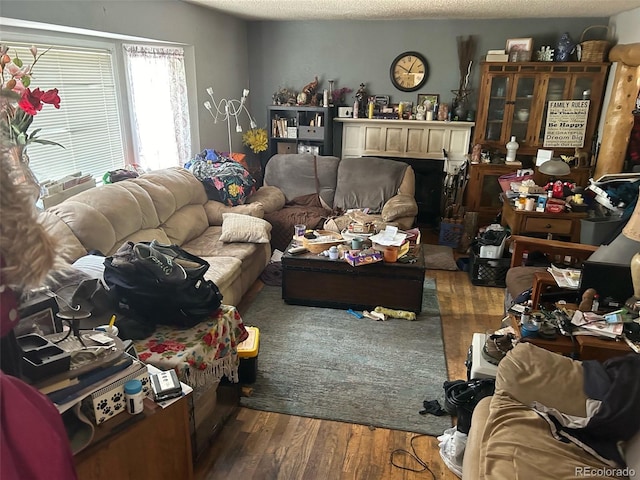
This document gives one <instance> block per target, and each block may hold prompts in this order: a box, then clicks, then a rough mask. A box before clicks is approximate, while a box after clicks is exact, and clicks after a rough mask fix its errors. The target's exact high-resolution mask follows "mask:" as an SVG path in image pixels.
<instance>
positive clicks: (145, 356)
mask: <svg viewBox="0 0 640 480" xmlns="http://www.w3.org/2000/svg"><path fill="white" fill-rule="evenodd" d="M150 356H151V354H150V353H149V352H144V353H139V354H138V360H140V361H141V362H146V361H147V359H148V358H149V357H150Z"/></svg>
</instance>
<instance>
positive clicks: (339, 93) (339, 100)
mask: <svg viewBox="0 0 640 480" xmlns="http://www.w3.org/2000/svg"><path fill="white" fill-rule="evenodd" d="M351 92H353V90H352V89H351V88H349V87H342V88H338V89H337V90H333V91H332V92H331V100H332V102H333V104H334V105H344V102H345V100H346V96H347V94H348V93H351Z"/></svg>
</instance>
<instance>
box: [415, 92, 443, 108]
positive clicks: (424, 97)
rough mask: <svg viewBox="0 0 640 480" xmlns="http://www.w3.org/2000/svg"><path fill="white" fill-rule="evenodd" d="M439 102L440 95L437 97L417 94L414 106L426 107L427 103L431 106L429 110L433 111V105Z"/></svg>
mask: <svg viewBox="0 0 640 480" xmlns="http://www.w3.org/2000/svg"><path fill="white" fill-rule="evenodd" d="M439 100H440V95H438V94H437V93H419V94H418V101H417V102H416V105H424V106H425V107H426V103H427V102H429V103H430V104H431V108H432V109H433V107H434V105H435V104H436V103H438V101H439Z"/></svg>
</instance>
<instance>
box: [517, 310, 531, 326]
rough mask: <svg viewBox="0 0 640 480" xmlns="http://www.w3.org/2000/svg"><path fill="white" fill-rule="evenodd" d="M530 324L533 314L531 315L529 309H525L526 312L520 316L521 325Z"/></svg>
mask: <svg viewBox="0 0 640 480" xmlns="http://www.w3.org/2000/svg"><path fill="white" fill-rule="evenodd" d="M530 323H531V314H530V313H529V307H524V310H523V311H522V314H521V315H520V324H521V325H529V324H530Z"/></svg>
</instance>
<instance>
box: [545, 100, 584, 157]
mask: <svg viewBox="0 0 640 480" xmlns="http://www.w3.org/2000/svg"><path fill="white" fill-rule="evenodd" d="M590 103H591V101H590V100H552V101H550V102H549V104H548V105H547V124H546V128H545V130H544V146H545V148H546V147H558V148H562V147H578V148H581V147H583V146H584V136H585V131H586V129H587V118H588V117H589V105H590Z"/></svg>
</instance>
